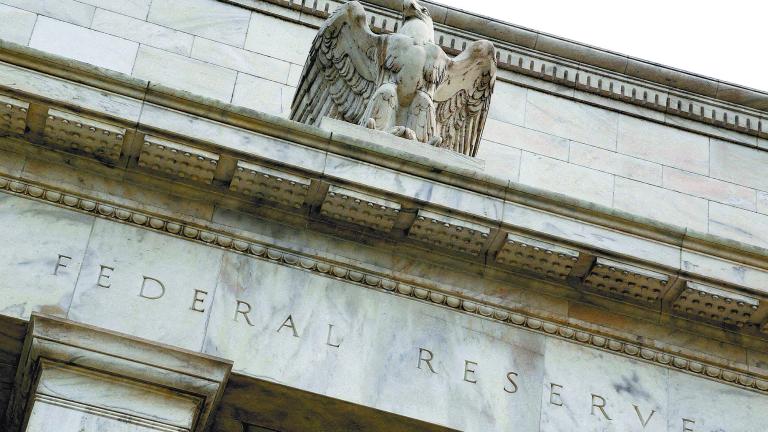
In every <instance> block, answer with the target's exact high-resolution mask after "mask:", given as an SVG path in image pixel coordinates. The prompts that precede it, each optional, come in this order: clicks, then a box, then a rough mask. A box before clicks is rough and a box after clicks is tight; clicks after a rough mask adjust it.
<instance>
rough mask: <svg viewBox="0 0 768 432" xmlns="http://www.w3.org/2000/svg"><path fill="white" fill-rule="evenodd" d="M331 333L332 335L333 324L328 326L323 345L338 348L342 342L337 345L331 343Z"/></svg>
mask: <svg viewBox="0 0 768 432" xmlns="http://www.w3.org/2000/svg"><path fill="white" fill-rule="evenodd" d="M332 333H333V324H328V338H327V339H326V340H325V344H326V345H328V346H332V347H334V348H338V347H340V346H341V342H342V341H339V343H337V344H334V343H332V342H331V334H332Z"/></svg>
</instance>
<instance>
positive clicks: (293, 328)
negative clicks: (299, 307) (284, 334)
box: [277, 315, 299, 338]
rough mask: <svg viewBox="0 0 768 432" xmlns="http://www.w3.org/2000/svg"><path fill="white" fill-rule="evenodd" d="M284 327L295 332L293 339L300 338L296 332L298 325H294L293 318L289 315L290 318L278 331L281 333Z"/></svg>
mask: <svg viewBox="0 0 768 432" xmlns="http://www.w3.org/2000/svg"><path fill="white" fill-rule="evenodd" d="M283 327H287V328H289V329H291V331H292V332H293V337H296V338H297V337H299V333H298V332H297V331H296V325H295V324H294V323H293V317H292V316H290V315H288V318H286V319H285V321H283V324H282V325H281V326H280V328H278V329H277V332H278V333H280V330H282V329H283Z"/></svg>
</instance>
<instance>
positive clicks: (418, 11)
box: [403, 0, 432, 25]
mask: <svg viewBox="0 0 768 432" xmlns="http://www.w3.org/2000/svg"><path fill="white" fill-rule="evenodd" d="M411 18H416V19H419V20H421V21H425V22H428V23H429V24H430V25H432V16H431V15H430V14H429V9H427V8H425V7H424V6H422V5H420V4H419V2H418V1H417V0H404V1H403V21H408V20H409V19H411Z"/></svg>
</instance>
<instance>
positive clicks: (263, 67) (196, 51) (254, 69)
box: [192, 37, 301, 105]
mask: <svg viewBox="0 0 768 432" xmlns="http://www.w3.org/2000/svg"><path fill="white" fill-rule="evenodd" d="M192 57H193V58H196V59H198V60H202V61H205V62H208V63H213V64H216V65H219V66H224V67H226V68H229V69H234V70H236V71H239V72H244V73H246V74H249V75H255V76H257V77H260V78H264V79H268V80H272V81H276V82H278V83H285V82H286V81H287V79H288V71H289V67H290V63H288V62H286V61H283V60H278V59H276V58H273V57H268V56H265V55H261V54H258V53H255V52H251V51H247V50H244V49H240V48H236V47H233V46H231V45H227V44H224V43H221V42H216V41H212V40H209V39H205V38H200V37H198V38H196V39H195V46H194V48H193V49H192ZM299 71H301V68H300V67H299ZM240 77H241V78H238V80H239V79H243V78H242V77H244V75H243V74H240ZM248 84H250V83H248ZM248 84H245V85H248ZM297 84H298V82H297V83H296V84H292V85H294V86H295V85H297ZM253 91H258V90H253ZM259 99H260V100H264V99H267V98H266V97H265V98H259ZM253 105H256V104H255V103H254V104H253Z"/></svg>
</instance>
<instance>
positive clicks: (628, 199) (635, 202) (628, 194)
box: [613, 177, 709, 233]
mask: <svg viewBox="0 0 768 432" xmlns="http://www.w3.org/2000/svg"><path fill="white" fill-rule="evenodd" d="M615 187H616V189H615V192H614V196H613V205H614V207H615V208H616V209H619V210H623V211H625V212H629V213H632V214H636V215H639V216H643V217H647V218H651V219H656V220H658V221H661V222H665V223H668V224H672V225H677V226H682V227H690V228H693V229H695V230H696V231H699V232H702V233H704V232H707V225H708V217H707V214H708V212H709V210H708V205H707V201H706V200H704V199H701V198H696V197H693V196H690V195H685V194H681V193H679V192H673V191H670V190H667V189H663V188H660V187H656V186H651V185H648V184H645V183H640V182H637V181H634V180H629V179H625V178H621V177H616V186H615Z"/></svg>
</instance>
